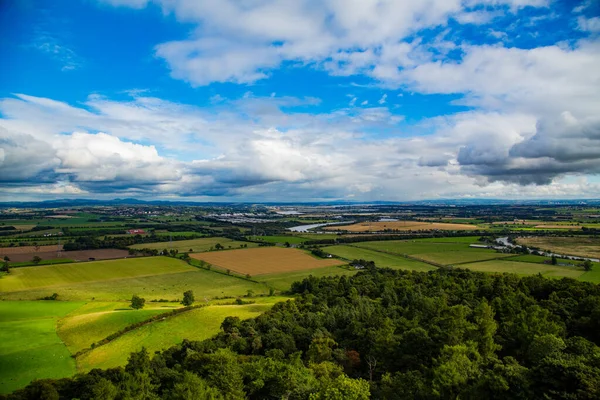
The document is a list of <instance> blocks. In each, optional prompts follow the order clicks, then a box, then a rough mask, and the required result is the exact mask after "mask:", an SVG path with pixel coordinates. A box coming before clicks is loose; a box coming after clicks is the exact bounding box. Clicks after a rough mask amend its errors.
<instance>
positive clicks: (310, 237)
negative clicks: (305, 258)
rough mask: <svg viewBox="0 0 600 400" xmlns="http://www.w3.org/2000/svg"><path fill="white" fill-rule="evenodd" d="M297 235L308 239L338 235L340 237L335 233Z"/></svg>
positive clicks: (322, 238)
mask: <svg viewBox="0 0 600 400" xmlns="http://www.w3.org/2000/svg"><path fill="white" fill-rule="evenodd" d="M297 236H298V237H301V238H305V239H308V240H325V239H337V238H339V237H342V236H340V235H338V234H337V233H301V234H300V235H297Z"/></svg>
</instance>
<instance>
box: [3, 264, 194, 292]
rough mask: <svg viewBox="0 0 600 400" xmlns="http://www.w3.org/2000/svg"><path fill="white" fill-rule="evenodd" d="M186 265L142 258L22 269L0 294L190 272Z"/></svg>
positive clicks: (8, 278) (12, 275)
mask: <svg viewBox="0 0 600 400" xmlns="http://www.w3.org/2000/svg"><path fill="white" fill-rule="evenodd" d="M193 270H194V268H193V267H191V266H189V265H187V264H186V263H185V262H183V261H181V260H177V259H173V258H167V257H144V258H129V259H120V260H105V261H94V262H85V263H71V264H59V265H51V266H42V267H23V268H16V269H14V270H11V273H10V274H9V275H7V276H4V277H2V279H0V292H16V291H23V290H29V289H36V288H43V287H54V286H64V285H73V284H78V283H84V282H94V281H106V280H116V279H123V278H131V277H136V276H151V275H160V274H168V273H176V272H186V271H193Z"/></svg>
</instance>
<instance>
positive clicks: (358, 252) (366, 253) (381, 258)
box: [322, 246, 435, 271]
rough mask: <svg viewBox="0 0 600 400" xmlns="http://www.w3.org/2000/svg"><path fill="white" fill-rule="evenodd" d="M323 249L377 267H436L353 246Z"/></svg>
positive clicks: (427, 268) (422, 268)
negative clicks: (371, 263) (373, 263)
mask: <svg viewBox="0 0 600 400" xmlns="http://www.w3.org/2000/svg"><path fill="white" fill-rule="evenodd" d="M322 250H323V251H324V252H326V253H330V254H333V255H335V256H338V257H342V258H345V259H346V260H354V259H363V260H368V261H373V262H375V265H376V266H377V267H384V268H394V269H411V270H415V271H430V270H432V269H435V267H433V266H431V265H429V264H426V263H423V262H419V261H415V260H411V259H408V258H406V257H402V256H400V255H394V254H388V253H381V252H379V251H375V250H370V249H365V248H359V247H353V246H328V247H323V248H322Z"/></svg>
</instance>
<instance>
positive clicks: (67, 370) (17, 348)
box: [0, 301, 83, 393]
mask: <svg viewBox="0 0 600 400" xmlns="http://www.w3.org/2000/svg"><path fill="white" fill-rule="evenodd" d="M82 304H83V303H75V302H73V303H67V302H55V301H36V302H29V301H21V302H13V301H2V302H0V393H9V392H12V391H13V390H15V389H18V388H20V387H23V386H25V385H26V384H28V383H29V382H30V381H31V380H33V379H41V378H62V377H65V376H70V375H72V374H73V373H74V372H75V361H74V360H73V359H72V358H71V357H70V353H69V351H68V350H67V348H66V347H65V345H64V344H63V343H62V341H61V340H60V339H59V337H58V336H57V335H56V331H55V328H56V321H57V319H58V318H59V317H61V316H64V315H66V314H68V313H69V312H71V311H73V310H75V309H76V308H78V307H80V306H81V305H82Z"/></svg>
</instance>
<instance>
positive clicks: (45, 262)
mask: <svg viewBox="0 0 600 400" xmlns="http://www.w3.org/2000/svg"><path fill="white" fill-rule="evenodd" d="M72 262H74V261H73V260H71V259H70V258H53V259H52V260H42V261H40V262H39V263H37V264H36V263H34V262H33V261H25V262H9V263H8V265H9V266H10V267H11V268H15V267H33V266H37V265H54V264H67V263H72Z"/></svg>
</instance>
